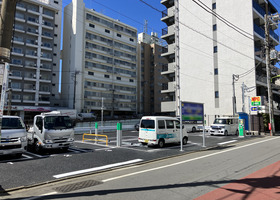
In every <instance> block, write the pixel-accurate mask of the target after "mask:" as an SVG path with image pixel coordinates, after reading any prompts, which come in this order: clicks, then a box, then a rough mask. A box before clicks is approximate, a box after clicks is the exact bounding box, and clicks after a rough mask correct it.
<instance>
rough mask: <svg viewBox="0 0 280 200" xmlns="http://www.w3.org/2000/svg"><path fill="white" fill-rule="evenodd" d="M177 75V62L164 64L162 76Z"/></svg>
mask: <svg viewBox="0 0 280 200" xmlns="http://www.w3.org/2000/svg"><path fill="white" fill-rule="evenodd" d="M173 73H175V62H173V63H168V64H164V65H163V66H162V71H161V75H167V74H173Z"/></svg>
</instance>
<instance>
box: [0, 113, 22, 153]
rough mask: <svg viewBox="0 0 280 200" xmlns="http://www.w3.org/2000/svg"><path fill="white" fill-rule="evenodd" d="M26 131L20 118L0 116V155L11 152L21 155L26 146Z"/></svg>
mask: <svg viewBox="0 0 280 200" xmlns="http://www.w3.org/2000/svg"><path fill="white" fill-rule="evenodd" d="M26 136H27V133H26V129H25V125H24V123H23V121H22V119H21V118H20V117H18V116H6V115H4V116H3V117H2V127H1V140H0V141H1V143H0V156H1V155H7V154H13V155H16V157H21V155H22V153H24V152H25V151H26V148H27V139H26Z"/></svg>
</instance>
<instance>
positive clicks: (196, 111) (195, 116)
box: [182, 102, 204, 124]
mask: <svg viewBox="0 0 280 200" xmlns="http://www.w3.org/2000/svg"><path fill="white" fill-rule="evenodd" d="M182 121H183V122H185V123H188V124H203V121H204V107H203V104H202V103H192V102H182Z"/></svg>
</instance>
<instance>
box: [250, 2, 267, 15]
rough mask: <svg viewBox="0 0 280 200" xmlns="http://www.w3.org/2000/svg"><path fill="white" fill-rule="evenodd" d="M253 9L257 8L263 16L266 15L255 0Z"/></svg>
mask: <svg viewBox="0 0 280 200" xmlns="http://www.w3.org/2000/svg"><path fill="white" fill-rule="evenodd" d="M253 8H255V9H256V10H257V11H258V12H259V13H260V14H261V15H262V16H264V15H265V10H264V9H263V8H262V7H261V6H260V5H259V4H258V3H257V2H256V1H255V0H253Z"/></svg>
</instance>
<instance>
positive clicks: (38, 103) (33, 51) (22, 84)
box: [0, 0, 62, 123]
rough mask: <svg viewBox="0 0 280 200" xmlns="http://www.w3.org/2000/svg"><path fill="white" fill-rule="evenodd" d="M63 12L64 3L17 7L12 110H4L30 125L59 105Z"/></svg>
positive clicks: (32, 1)
mask: <svg viewBox="0 0 280 200" xmlns="http://www.w3.org/2000/svg"><path fill="white" fill-rule="evenodd" d="M0 5H2V1H0ZM61 10H62V0H23V1H20V2H18V3H17V6H16V13H15V22H14V30H13V39H12V49H11V63H10V74H9V87H10V88H11V94H10V95H8V98H7V102H8V104H10V105H11V107H10V106H9V108H8V107H7V106H6V108H5V109H6V110H7V109H10V108H11V113H12V114H17V115H20V116H21V117H22V118H24V119H25V121H26V122H27V123H28V121H29V120H31V121H32V117H33V116H34V115H35V114H37V113H39V112H42V111H49V110H51V109H52V107H54V106H59V103H60V102H59V101H58V99H59V92H58V91H59V65H60V38H61V36H60V33H61Z"/></svg>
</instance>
